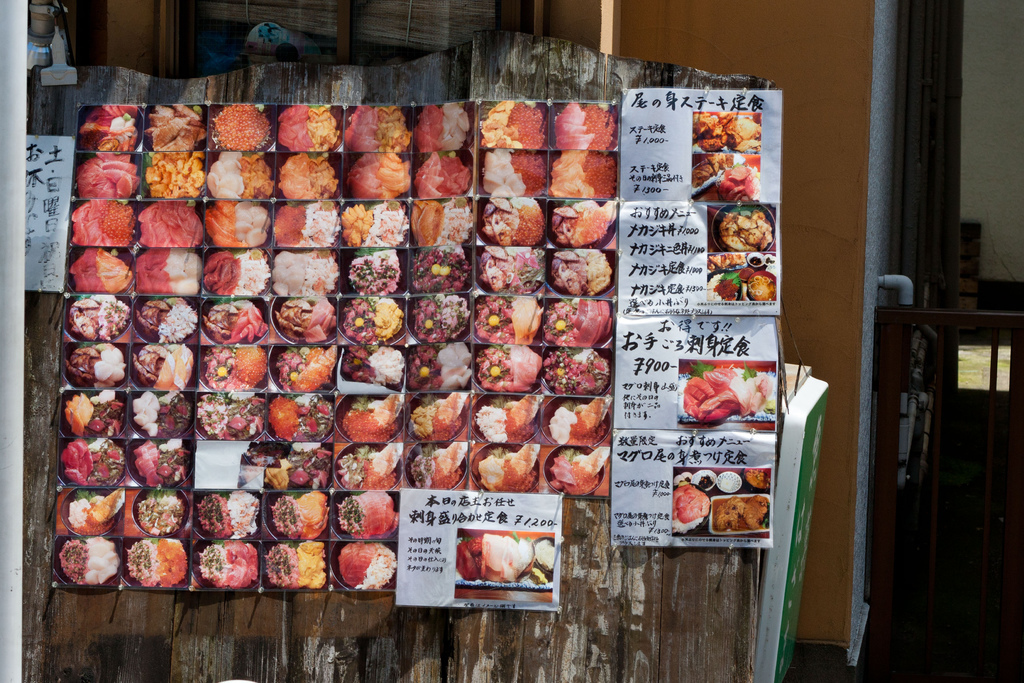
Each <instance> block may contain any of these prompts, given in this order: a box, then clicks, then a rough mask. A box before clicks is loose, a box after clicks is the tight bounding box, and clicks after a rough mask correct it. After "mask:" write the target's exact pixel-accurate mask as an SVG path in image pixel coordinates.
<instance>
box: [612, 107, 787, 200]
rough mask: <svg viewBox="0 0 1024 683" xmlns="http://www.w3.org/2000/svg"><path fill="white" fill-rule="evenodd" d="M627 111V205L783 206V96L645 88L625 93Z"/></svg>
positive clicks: (623, 176) (623, 140)
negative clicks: (714, 203) (745, 203)
mask: <svg viewBox="0 0 1024 683" xmlns="http://www.w3.org/2000/svg"><path fill="white" fill-rule="evenodd" d="M620 111H621V117H622V133H621V137H620V142H619V151H620V152H621V155H622V156H621V158H622V164H621V173H620V181H619V187H620V188H621V189H620V194H621V195H622V199H624V200H627V201H629V200H642V199H646V200H655V201H673V200H677V201H678V200H682V201H688V200H690V199H693V200H694V201H712V199H709V198H708V196H709V195H712V194H713V195H714V197H715V200H721V201H727V202H733V201H748V202H750V201H754V202H768V203H778V202H779V199H780V189H781V182H780V178H781V172H782V171H781V169H782V91H781V90H693V89H686V88H642V89H638V90H627V91H625V92H624V93H623V95H622V104H621V106H620ZM711 156H715V158H711V159H709V157H711ZM704 161H708V162H710V164H711V165H710V166H703V167H701V168H700V169H699V170H698V169H697V167H698V166H699V165H700V164H701V162H704ZM740 167H745V169H741V168H740ZM726 169H734V172H733V173H730V174H728V176H726V177H725V178H724V179H723V178H718V180H719V181H722V180H724V186H723V183H722V182H716V183H714V184H713V185H714V187H715V190H714V192H713V193H712V192H710V189H711V187H712V184H709V183H708V179H710V178H713V177H715V176H716V175H719V173H721V172H722V171H725V170H726ZM712 171H714V172H713V173H712ZM751 176H754V177H756V178H757V181H758V182H756V183H755V182H754V181H753V180H752V179H750V178H751ZM694 181H697V182H694ZM747 190H756V192H753V193H752V192H747V198H745V199H742V197H743V196H744V192H745V191H747ZM751 195H755V196H751Z"/></svg>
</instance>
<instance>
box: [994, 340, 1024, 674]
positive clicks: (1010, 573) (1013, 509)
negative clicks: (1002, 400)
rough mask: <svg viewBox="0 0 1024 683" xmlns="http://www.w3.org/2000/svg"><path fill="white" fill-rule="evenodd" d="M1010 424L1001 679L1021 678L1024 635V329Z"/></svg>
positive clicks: (1013, 376)
mask: <svg viewBox="0 0 1024 683" xmlns="http://www.w3.org/2000/svg"><path fill="white" fill-rule="evenodd" d="M1010 353H1011V356H1010V424H1009V426H1008V444H1007V453H1006V529H1005V531H1004V532H1003V591H1002V593H1003V594H1002V600H1001V608H1000V613H999V671H998V680H999V681H1000V682H1005V683H1011V681H1019V680H1020V677H1021V662H1020V660H1021V638H1022V637H1024V496H1022V495H1021V491H1024V330H1020V329H1015V330H1014V331H1013V336H1012V337H1011V342H1010Z"/></svg>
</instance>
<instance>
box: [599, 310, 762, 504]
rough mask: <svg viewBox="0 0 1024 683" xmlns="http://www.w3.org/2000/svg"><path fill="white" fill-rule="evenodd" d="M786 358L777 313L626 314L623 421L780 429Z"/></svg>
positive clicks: (619, 382) (618, 338) (619, 412)
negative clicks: (781, 351)
mask: <svg viewBox="0 0 1024 683" xmlns="http://www.w3.org/2000/svg"><path fill="white" fill-rule="evenodd" d="M778 360H779V347H778V332H777V327H776V321H775V319H774V318H758V317H753V318H751V317H745V318H744V317H739V316H733V317H664V318H621V317H620V318H619V321H618V328H617V329H616V335H615V397H616V399H617V400H616V401H615V426H616V427H617V428H618V429H684V430H694V429H710V430H722V429H724V430H733V429H740V430H754V431H761V432H763V431H772V432H774V431H775V427H776V422H775V417H776V412H777V405H776V396H777V394H778V391H777V390H778V374H779V368H778ZM613 495H614V489H613Z"/></svg>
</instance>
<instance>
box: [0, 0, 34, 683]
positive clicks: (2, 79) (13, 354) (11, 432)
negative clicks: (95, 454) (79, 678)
mask: <svg viewBox="0 0 1024 683" xmlns="http://www.w3.org/2000/svg"><path fill="white" fill-rule="evenodd" d="M27 26H28V3H26V2H11V3H8V4H7V9H6V12H5V15H4V20H3V21H2V22H0V45H2V46H3V48H2V50H3V53H4V54H3V59H2V60H0V92H2V93H3V94H4V97H5V98H7V106H8V107H9V110H8V111H7V112H6V116H4V117H2V118H0V162H2V163H0V196H3V197H5V198H6V201H4V202H3V205H2V206H0V225H2V226H3V229H0V253H3V255H4V262H3V265H2V266H0V292H3V296H0V320H2V321H3V325H2V326H0V354H2V355H3V358H4V361H5V362H6V363H7V364H8V366H7V370H8V372H10V373H12V374H11V376H10V377H6V378H5V382H4V388H3V390H2V391H3V397H2V399H0V434H2V435H3V439H2V440H0V470H2V471H3V473H4V475H3V477H0V500H3V501H4V503H3V506H4V523H3V524H0V547H2V548H3V549H4V552H3V553H2V554H0V680H2V681H20V680H21V674H22V669H21V657H22V654H23V651H22V647H21V643H22V631H21V626H22V623H21V622H22V617H21V610H22V607H23V605H22V575H23V571H22V566H21V564H22V537H21V534H22V530H23V528H22V523H23V514H24V513H23V503H24V494H25V488H24V487H25V482H24V465H23V463H24V458H25V454H24V452H23V451H24V432H25V415H24V396H23V391H24V373H25V294H24V292H25V120H26V103H27V102H28V97H27V79H26V78H25V68H26V59H27V55H28V45H27V40H28V34H27V33H26V30H25V27H27Z"/></svg>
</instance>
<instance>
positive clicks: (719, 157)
mask: <svg viewBox="0 0 1024 683" xmlns="http://www.w3.org/2000/svg"><path fill="white" fill-rule="evenodd" d="M733 163H734V162H733V158H732V155H731V154H708V155H706V156H704V157H703V158H702V159H701V160H700V162H699V163H698V164H697V165H696V166H694V167H693V182H692V185H693V189H694V192H696V190H697V188H700V187H704V185H706V184H707V183H708V181H709V180H712V179H715V178H717V177H718V175H719V174H720V173H722V171H724V170H725V169H727V168H731V167H732V166H733Z"/></svg>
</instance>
